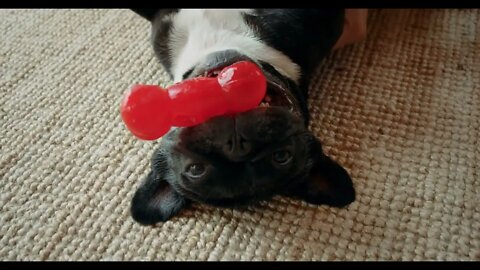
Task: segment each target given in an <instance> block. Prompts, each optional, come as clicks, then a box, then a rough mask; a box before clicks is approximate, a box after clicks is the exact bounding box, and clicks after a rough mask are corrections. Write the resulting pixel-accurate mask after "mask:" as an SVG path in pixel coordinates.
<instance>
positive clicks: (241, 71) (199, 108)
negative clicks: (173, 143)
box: [120, 61, 267, 140]
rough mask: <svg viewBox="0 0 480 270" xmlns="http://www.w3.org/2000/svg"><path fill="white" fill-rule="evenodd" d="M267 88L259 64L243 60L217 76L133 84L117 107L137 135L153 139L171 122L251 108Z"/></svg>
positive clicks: (181, 124)
mask: <svg viewBox="0 0 480 270" xmlns="http://www.w3.org/2000/svg"><path fill="white" fill-rule="evenodd" d="M266 90H267V80H266V79H265V76H264V75H263V73H262V71H261V70H260V68H259V67H258V66H257V65H255V64H253V63H251V62H247V61H242V62H237V63H235V64H233V65H231V66H228V67H226V68H224V69H223V70H222V71H221V72H220V73H219V74H218V76H217V77H199V78H193V79H189V80H185V81H183V82H179V83H176V84H174V85H172V86H169V87H167V89H162V88H161V87H159V86H156V85H135V86H134V87H133V88H132V89H131V90H130V91H128V92H127V93H126V94H125V97H124V99H123V102H122V105H121V108H120V111H121V115H122V119H123V121H124V122H125V125H126V126H127V128H128V129H129V130H130V131H131V132H132V133H133V134H134V135H135V136H136V137H138V138H140V139H143V140H155V139H158V138H160V137H162V136H163V135H164V134H165V133H167V132H168V131H169V130H170V128H171V127H172V126H177V127H190V126H195V125H198V124H200V123H202V122H205V121H207V120H208V119H210V118H212V117H215V116H219V115H225V114H236V113H240V112H244V111H248V110H251V109H253V108H255V107H257V106H258V104H260V102H261V101H262V99H263V97H264V96H265V93H266Z"/></svg>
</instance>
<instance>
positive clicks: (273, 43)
mask: <svg viewBox="0 0 480 270" xmlns="http://www.w3.org/2000/svg"><path fill="white" fill-rule="evenodd" d="M132 10H133V11H134V12H135V13H137V14H138V15H140V16H142V17H143V18H144V19H145V20H146V22H148V23H150V24H151V42H152V45H153V50H154V52H155V55H156V57H157V58H158V60H159V62H160V64H161V65H162V66H163V67H164V69H165V70H166V71H167V72H168V74H169V75H170V76H171V79H172V80H173V82H180V81H183V80H185V79H190V78H195V77H200V76H203V77H215V76H216V75H217V74H218V73H219V71H220V70H221V69H223V68H224V67H226V66H229V65H231V64H234V63H236V62H238V61H251V62H252V63H254V64H256V65H258V67H260V68H261V70H262V71H263V72H264V74H265V76H266V78H267V94H266V95H265V98H264V100H263V102H262V103H261V104H260V105H259V106H258V107H257V108H255V109H253V110H250V111H247V112H244V113H240V114H237V115H236V116H234V117H232V116H219V117H214V118H212V119H210V120H208V121H206V122H204V123H202V124H200V125H197V126H193V127H187V128H173V129H171V130H170V131H169V132H168V133H167V134H166V135H165V136H164V137H163V138H162V139H161V142H160V146H159V148H158V149H156V150H155V151H154V154H153V157H152V159H151V168H150V172H149V173H148V175H147V177H146V179H144V180H143V181H142V182H141V183H140V186H139V187H138V189H137V191H136V192H135V195H134V197H133V199H132V202H131V214H132V217H133V219H134V220H135V221H136V222H138V223H140V224H143V225H153V224H155V223H157V222H163V221H166V220H168V219H170V218H171V217H173V216H174V215H176V214H178V213H179V212H180V211H181V210H182V209H184V208H185V207H186V206H188V204H189V203H191V202H196V203H204V204H208V205H211V206H215V207H232V208H242V207H245V206H248V205H250V204H252V203H255V202H259V201H264V200H268V199H269V198H271V197H273V196H275V195H283V196H288V197H292V198H296V199H299V200H303V201H305V202H307V203H310V204H314V205H321V204H324V205H329V206H332V207H345V206H347V205H349V204H350V203H352V202H353V201H354V200H355V189H354V186H353V183H352V180H351V177H350V176H349V174H348V172H347V171H346V170H345V169H344V168H343V167H342V166H341V165H339V164H338V163H337V162H336V161H334V160H332V159H331V158H330V157H328V156H326V155H325V154H324V152H323V151H322V145H321V143H320V141H319V140H318V139H317V138H316V137H315V136H314V135H313V134H312V133H311V132H310V131H309V130H308V123H309V112H308V106H307V98H308V83H309V80H310V77H311V74H312V72H313V71H314V69H315V67H316V66H317V65H318V64H319V63H320V62H321V61H322V59H323V58H324V57H325V56H327V55H328V54H329V53H330V51H331V50H332V48H333V46H334V44H335V42H336V41H337V40H338V38H339V37H340V35H341V33H342V30H343V23H344V16H345V13H344V10H343V9H323V10H322V9H226V10H220V9H132ZM198 102H202V100H198Z"/></svg>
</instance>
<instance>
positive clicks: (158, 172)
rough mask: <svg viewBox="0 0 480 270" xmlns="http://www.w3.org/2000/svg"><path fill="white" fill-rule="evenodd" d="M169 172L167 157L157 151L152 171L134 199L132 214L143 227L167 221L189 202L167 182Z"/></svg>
mask: <svg viewBox="0 0 480 270" xmlns="http://www.w3.org/2000/svg"><path fill="white" fill-rule="evenodd" d="M167 170H168V165H167V160H166V155H165V153H164V152H162V151H157V152H156V153H155V154H154V156H153V159H152V170H151V171H150V173H149V174H148V176H147V178H146V179H145V180H144V181H143V182H142V184H141V185H140V187H139V188H138V190H137V191H136V192H135V195H134V196H133V199H132V204H131V214H132V217H133V219H134V220H135V221H137V222H138V223H140V224H143V225H153V224H155V223H157V222H160V221H166V220H168V219H169V218H170V217H172V216H173V215H175V214H176V213H178V212H179V211H180V210H181V209H182V208H183V207H184V206H185V205H186V203H187V200H186V199H185V198H184V197H183V196H182V195H180V194H178V193H177V192H176V191H175V190H174V189H173V188H172V186H171V185H170V184H169V183H168V182H167V181H166V180H165V175H166V173H167Z"/></svg>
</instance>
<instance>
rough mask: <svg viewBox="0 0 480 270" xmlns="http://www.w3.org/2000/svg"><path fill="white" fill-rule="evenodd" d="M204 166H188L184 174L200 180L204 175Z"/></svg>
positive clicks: (198, 164) (199, 164)
mask: <svg viewBox="0 0 480 270" xmlns="http://www.w3.org/2000/svg"><path fill="white" fill-rule="evenodd" d="M206 171H207V170H206V168H205V165H203V164H201V163H194V164H190V165H188V167H187V170H186V173H187V175H188V176H190V177H192V178H200V177H202V176H203V175H204V174H205V173H206Z"/></svg>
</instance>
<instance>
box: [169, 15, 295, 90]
mask: <svg viewBox="0 0 480 270" xmlns="http://www.w3.org/2000/svg"><path fill="white" fill-rule="evenodd" d="M242 13H250V14H253V11H252V10H244V9H243V10H239V9H225V10H218V9H182V10H180V11H179V12H178V13H176V14H175V15H174V16H173V18H172V26H173V28H172V32H171V36H170V43H169V47H170V52H171V58H172V72H173V75H174V81H175V82H179V81H181V80H182V75H183V74H184V73H185V72H186V71H188V70H189V69H191V68H193V67H194V66H195V65H197V64H198V63H200V61H201V60H202V59H203V58H204V57H205V56H206V55H208V54H209V53H212V52H216V51H220V50H227V49H235V50H237V51H238V52H240V53H242V54H244V55H246V56H248V57H250V58H252V59H254V60H260V61H264V62H267V63H269V64H270V65H272V66H273V67H274V68H275V69H276V70H277V71H278V72H279V73H280V74H282V75H284V76H287V77H288V78H290V79H292V80H293V81H295V82H298V79H299V77H300V68H299V67H298V65H297V64H295V63H294V62H293V61H292V60H291V59H290V58H289V57H288V56H286V55H284V54H283V53H282V52H280V51H278V50H276V49H274V48H272V47H270V46H268V45H266V44H264V43H262V41H261V40H260V39H258V38H257V37H255V35H254V32H253V31H252V30H251V29H250V28H249V27H248V25H246V24H245V22H244V21H243V18H242Z"/></svg>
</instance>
